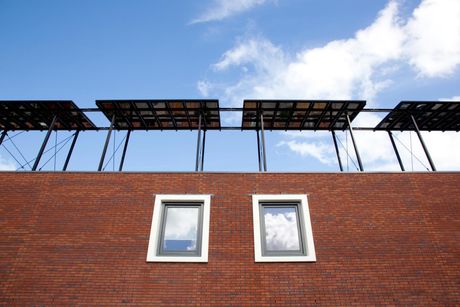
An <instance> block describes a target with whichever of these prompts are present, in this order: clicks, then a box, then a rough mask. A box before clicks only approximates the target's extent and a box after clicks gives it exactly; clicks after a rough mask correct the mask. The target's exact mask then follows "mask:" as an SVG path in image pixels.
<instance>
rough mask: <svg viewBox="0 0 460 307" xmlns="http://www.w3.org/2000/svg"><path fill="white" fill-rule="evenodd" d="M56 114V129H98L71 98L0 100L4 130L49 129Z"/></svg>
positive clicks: (0, 124)
mask: <svg viewBox="0 0 460 307" xmlns="http://www.w3.org/2000/svg"><path fill="white" fill-rule="evenodd" d="M55 115H57V119H56V123H55V125H54V127H53V129H54V130H90V129H96V127H95V125H94V124H93V123H92V122H91V120H90V119H89V118H88V117H87V116H86V115H85V114H84V113H83V112H82V111H81V110H80V109H79V108H78V107H77V106H76V105H75V103H74V102H73V101H71V100H22V101H19V100H3V101H0V129H2V130H48V127H49V125H50V124H51V122H52V120H53V117H54V116H55Z"/></svg>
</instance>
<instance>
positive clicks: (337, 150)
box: [331, 130, 343, 172]
mask: <svg viewBox="0 0 460 307" xmlns="http://www.w3.org/2000/svg"><path fill="white" fill-rule="evenodd" d="M331 132H332V139H333V140H334V147H335V153H336V154H337V161H338V162H339V167H340V171H341V172H343V165H342V160H341V159H340V152H339V146H337V139H336V136H335V131H334V130H331Z"/></svg>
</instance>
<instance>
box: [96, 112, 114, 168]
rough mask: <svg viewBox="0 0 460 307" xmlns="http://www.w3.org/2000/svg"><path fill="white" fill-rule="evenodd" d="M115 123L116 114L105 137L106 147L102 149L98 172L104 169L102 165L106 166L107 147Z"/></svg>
mask: <svg viewBox="0 0 460 307" xmlns="http://www.w3.org/2000/svg"><path fill="white" fill-rule="evenodd" d="M114 123H115V114H113V116H112V121H111V122H110V128H109V132H107V138H106V139H105V144H104V149H103V150H102V155H101V160H100V161H99V167H98V168H97V171H98V172H100V171H102V167H103V166H104V159H105V154H106V153H107V147H108V146H109V142H110V136H111V135H112V130H113V124H114Z"/></svg>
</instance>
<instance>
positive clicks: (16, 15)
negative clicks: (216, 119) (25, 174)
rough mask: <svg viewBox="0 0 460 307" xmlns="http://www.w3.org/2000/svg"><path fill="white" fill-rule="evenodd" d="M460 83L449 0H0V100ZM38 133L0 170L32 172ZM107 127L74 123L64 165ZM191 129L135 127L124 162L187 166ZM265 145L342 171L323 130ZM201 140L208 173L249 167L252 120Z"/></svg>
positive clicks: (321, 91) (361, 122)
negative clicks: (88, 128) (74, 137)
mask: <svg viewBox="0 0 460 307" xmlns="http://www.w3.org/2000/svg"><path fill="white" fill-rule="evenodd" d="M459 84H460V1H458V0H422V1H416V0H393V1H388V0H373V1H369V0H348V1H342V0H321V1H319V0H233V1H225V0H205V1H178V0H168V1H162V0H158V1H150V0H136V1H127V0H125V1H122V0H79V1H71V0H43V1H32V0H29V1H25V0H0V100H15V99H17V100H20V99H23V100H25V99H66V100H73V101H74V102H75V103H76V104H77V105H78V106H79V107H82V108H88V107H95V100H96V99H163V98H164V99H180V98H184V99H200V98H208V99H219V101H220V106H222V107H230V106H232V107H241V106H242V103H243V100H244V99H251V98H256V99H359V100H366V101H367V107H371V108H377V107H378V108H393V107H395V106H396V105H397V104H398V103H399V102H400V101H402V100H428V101H437V100H454V101H455V100H457V101H460V87H459ZM87 115H88V116H89V117H90V118H91V119H92V120H93V122H95V123H96V124H97V125H99V126H108V125H109V122H108V120H107V119H106V118H105V117H103V116H101V115H98V114H94V113H88V114H87ZM384 115H385V114H380V113H372V114H371V113H362V114H361V115H359V116H358V117H357V118H356V120H355V121H354V122H353V124H354V125H355V126H362V127H374V126H375V125H376V124H377V123H378V122H379V121H380V120H381V118H383V117H384ZM221 117H222V125H223V126H238V125H240V124H241V114H239V113H238V114H227V113H225V114H222V116H221ZM16 134H17V132H10V133H9V136H10V137H13V136H15V135H16ZM422 134H423V137H424V139H425V142H426V144H427V147H428V149H429V151H430V153H431V155H432V158H433V160H434V163H435V165H436V167H437V169H438V170H459V169H460V134H459V133H456V132H444V133H442V132H423V133H422ZM44 135H45V133H44V132H42V133H40V132H27V133H22V134H20V135H17V136H15V137H14V138H13V139H12V140H13V141H11V140H9V139H8V138H7V139H6V140H5V142H4V144H3V145H4V146H2V147H0V170H15V169H20V170H30V165H31V164H33V162H31V161H32V160H33V159H34V157H35V156H36V154H37V152H38V150H39V148H40V145H41V142H42V141H43V138H44ZM337 135H338V137H339V146H340V152H341V156H342V159H343V160H342V161H343V164H344V167H345V170H347V171H356V170H357V167H356V165H357V162H356V158H355V155H354V152H353V148H352V146H351V140H350V135H349V134H348V133H342V132H339V133H337ZM69 136H71V133H69V132H62V131H60V132H58V133H57V134H56V133H53V135H52V136H51V138H50V141H49V143H48V147H47V149H49V152H48V153H47V154H46V155H44V157H43V158H42V160H41V164H40V166H39V167H40V168H42V170H54V169H56V170H60V169H61V168H62V165H63V163H64V160H65V156H66V154H67V150H68V147H69V146H70V143H69V142H67V143H65V141H66V140H68V138H69ZM395 136H396V140H397V145H398V148H399V150H400V153H401V156H402V158H403V161H404V165H405V167H406V169H407V170H414V171H424V170H427V169H428V168H429V164H428V162H427V159H426V157H425V156H424V154H423V151H422V149H421V146H420V143H419V141H418V139H417V136H416V134H415V133H413V132H412V133H410V132H402V133H400V132H397V133H395ZM105 137H106V131H100V132H83V133H81V134H80V137H79V139H78V142H77V144H76V147H75V151H74V154H73V156H72V159H71V161H70V164H69V170H77V171H95V170H97V167H98V164H99V159H100V156H101V152H102V149H103V145H104V141H105ZM124 137H125V132H123V131H119V132H115V133H114V138H112V141H111V144H110V145H109V150H108V154H107V158H106V164H107V165H106V166H105V170H106V171H112V170H117V169H118V163H119V161H120V153H121V149H119V150H118V151H116V154H115V156H114V157H115V159H111V160H109V159H110V157H111V156H112V155H113V152H114V151H115V150H116V148H117V147H119V145H120V142H121V141H122V140H123V138H124ZM355 137H356V142H357V146H358V149H359V152H360V155H361V158H362V161H363V164H364V169H365V170H367V171H398V170H399V166H398V164H397V160H396V157H395V154H394V152H393V149H392V147H391V143H390V140H389V139H388V136H387V135H386V134H385V133H383V132H380V133H379V132H363V131H356V132H355ZM196 139H197V136H196V131H194V132H175V131H173V132H160V131H149V132H137V131H136V132H134V133H133V134H132V135H131V139H130V144H129V147H128V152H127V156H126V160H125V164H124V170H126V171H193V170H194V169H195V153H196ZM60 142H62V143H60ZM55 144H60V145H58V146H57V147H56V151H57V155H56V159H54V158H53V154H54V151H55V150H54V148H53V147H54V146H55ZM266 144H267V163H268V170H269V171H300V172H303V171H326V172H335V171H338V164H337V158H336V154H335V151H334V147H333V143H332V138H331V135H330V133H327V132H312V131H304V132H266ZM61 145H63V147H62V148H61ZM16 147H17V148H18V149H19V151H20V152H21V153H19V151H18V150H17V149H16ZM121 147H122V146H121ZM58 149H60V150H59V151H58ZM205 150H206V151H205V163H204V170H205V171H257V170H258V162H257V143H256V135H255V132H253V131H252V132H241V131H222V132H212V131H210V132H208V133H207V135H206V149H205ZM10 153H11V154H12V155H10ZM411 153H412V154H411ZM21 154H22V155H21ZM13 156H14V158H13ZM22 156H23V157H22ZM48 160H49V161H48ZM25 161H28V162H29V164H30V165H29V164H26V163H25ZM47 161H48V162H47ZM45 163H46V164H45ZM24 164H25V165H24ZM23 165H24V166H23Z"/></svg>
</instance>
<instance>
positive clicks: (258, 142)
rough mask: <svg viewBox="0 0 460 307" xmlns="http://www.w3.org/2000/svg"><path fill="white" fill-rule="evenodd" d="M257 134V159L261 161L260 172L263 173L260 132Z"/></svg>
mask: <svg viewBox="0 0 460 307" xmlns="http://www.w3.org/2000/svg"><path fill="white" fill-rule="evenodd" d="M256 133H257V158H258V161H259V172H261V171H262V160H261V159H260V136H259V130H256Z"/></svg>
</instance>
